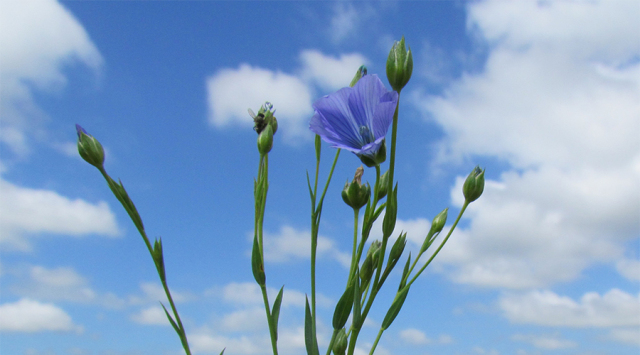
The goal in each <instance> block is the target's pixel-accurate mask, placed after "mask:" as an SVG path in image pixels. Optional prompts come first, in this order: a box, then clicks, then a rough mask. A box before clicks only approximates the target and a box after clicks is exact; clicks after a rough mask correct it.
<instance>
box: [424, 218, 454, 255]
mask: <svg viewBox="0 0 640 355" xmlns="http://www.w3.org/2000/svg"><path fill="white" fill-rule="evenodd" d="M447 212H449V208H448V207H447V208H445V209H444V210H442V212H440V213H438V214H437V215H436V216H435V217H434V218H433V221H432V222H431V228H430V229H429V234H427V237H426V238H424V242H423V243H422V247H421V248H420V254H422V253H424V252H425V251H426V250H427V249H429V247H430V246H431V243H433V240H434V239H435V236H436V235H438V234H439V233H440V232H441V231H442V228H444V224H445V223H447Z"/></svg>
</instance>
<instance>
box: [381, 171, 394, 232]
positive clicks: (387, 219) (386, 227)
mask: <svg viewBox="0 0 640 355" xmlns="http://www.w3.org/2000/svg"><path fill="white" fill-rule="evenodd" d="M397 215H398V183H396V187H395V188H394V189H393V191H391V193H390V194H389V196H388V197H387V207H386V212H385V214H384V219H383V220H382V237H383V238H385V239H386V238H389V237H390V236H391V234H392V233H393V229H394V228H395V227H396V218H397Z"/></svg>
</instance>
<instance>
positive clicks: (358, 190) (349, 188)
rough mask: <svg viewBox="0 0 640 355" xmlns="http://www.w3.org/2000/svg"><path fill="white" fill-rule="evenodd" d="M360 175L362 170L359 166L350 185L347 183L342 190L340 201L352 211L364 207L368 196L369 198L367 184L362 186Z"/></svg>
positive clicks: (369, 189) (362, 172)
mask: <svg viewBox="0 0 640 355" xmlns="http://www.w3.org/2000/svg"><path fill="white" fill-rule="evenodd" d="M362 174H364V168H363V167H362V166H361V167H359V168H358V169H356V174H355V177H354V178H353V181H352V182H351V183H349V182H347V183H346V184H345V185H344V189H343V190H342V199H343V200H344V202H345V203H346V204H347V205H349V206H351V207H352V208H354V209H359V208H362V206H364V205H366V204H367V202H368V201H369V196H371V187H370V186H369V184H368V183H367V184H366V185H363V184H362Z"/></svg>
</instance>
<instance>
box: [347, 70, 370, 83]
mask: <svg viewBox="0 0 640 355" xmlns="http://www.w3.org/2000/svg"><path fill="white" fill-rule="evenodd" d="M365 75H367V67H365V66H364V65H361V66H360V68H358V71H357V72H356V75H355V76H354V77H353V80H351V84H349V87H354V86H355V85H356V83H357V82H358V80H360V79H361V78H362V77H363V76H365Z"/></svg>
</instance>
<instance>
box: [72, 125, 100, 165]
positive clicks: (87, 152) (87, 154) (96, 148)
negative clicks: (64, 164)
mask: <svg viewBox="0 0 640 355" xmlns="http://www.w3.org/2000/svg"><path fill="white" fill-rule="evenodd" d="M76 132H77V133H78V153H80V156H81V157H82V159H84V160H85V161H86V162H87V163H89V164H91V165H93V166H95V167H96V168H98V169H102V166H103V164H104V149H103V148H102V144H100V142H98V140H97V139H95V138H93V136H92V135H90V134H89V133H87V131H85V130H84V128H82V127H80V125H78V124H76Z"/></svg>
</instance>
